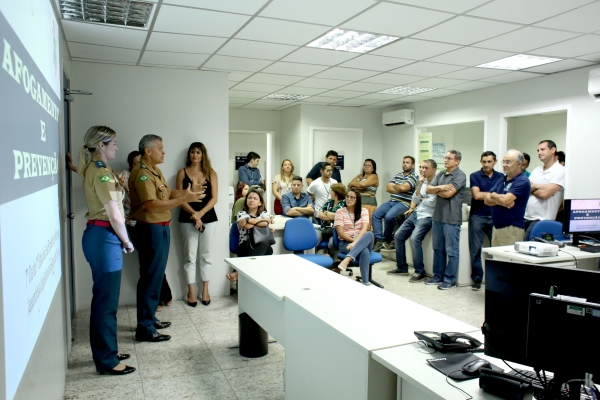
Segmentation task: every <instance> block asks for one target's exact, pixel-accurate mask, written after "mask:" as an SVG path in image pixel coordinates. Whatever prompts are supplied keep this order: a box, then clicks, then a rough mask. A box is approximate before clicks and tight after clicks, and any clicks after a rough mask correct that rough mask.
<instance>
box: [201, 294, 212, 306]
mask: <svg viewBox="0 0 600 400" xmlns="http://www.w3.org/2000/svg"><path fill="white" fill-rule="evenodd" d="M200 302H202V305H204V306H207V305H209V304H210V296H208V300H202V299H200Z"/></svg>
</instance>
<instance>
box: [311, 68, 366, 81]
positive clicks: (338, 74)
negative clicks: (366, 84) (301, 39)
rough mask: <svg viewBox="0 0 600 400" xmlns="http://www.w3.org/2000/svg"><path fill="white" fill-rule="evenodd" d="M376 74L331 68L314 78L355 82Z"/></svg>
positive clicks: (362, 70) (358, 70)
mask: <svg viewBox="0 0 600 400" xmlns="http://www.w3.org/2000/svg"><path fill="white" fill-rule="evenodd" d="M376 74H377V72H374V71H365V70H364V69H352V68H341V67H332V68H329V69H328V70H326V71H323V72H321V73H319V74H317V75H316V76H315V77H316V78H326V79H327V78H331V79H342V80H344V79H345V80H349V81H357V80H361V79H365V78H368V77H370V76H373V75H376Z"/></svg>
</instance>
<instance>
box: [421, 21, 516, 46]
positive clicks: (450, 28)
mask: <svg viewBox="0 0 600 400" xmlns="http://www.w3.org/2000/svg"><path fill="white" fill-rule="evenodd" d="M519 27H520V26H519V25H514V24H509V23H506V22H497V21H489V20H484V19H479V18H471V17H457V18H455V19H453V20H450V21H447V22H444V23H443V24H440V25H438V26H435V27H433V28H431V29H428V30H426V31H424V32H421V33H418V34H416V35H415V36H414V37H415V38H417V39H426V40H437V41H439V42H446V43H456V44H464V45H468V44H471V43H475V42H479V41H481V40H485V39H489V38H492V37H494V36H498V35H501V34H503V33H507V32H510V31H514V30H515V29H518V28H519Z"/></svg>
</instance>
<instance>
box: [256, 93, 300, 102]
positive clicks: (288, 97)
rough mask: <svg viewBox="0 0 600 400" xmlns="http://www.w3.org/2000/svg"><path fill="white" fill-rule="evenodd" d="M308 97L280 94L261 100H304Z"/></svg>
mask: <svg viewBox="0 0 600 400" xmlns="http://www.w3.org/2000/svg"><path fill="white" fill-rule="evenodd" d="M308 97H310V96H305V95H302V94H282V93H273V94H270V95H268V96H266V97H263V100H293V101H296V100H304V99H306V98H308Z"/></svg>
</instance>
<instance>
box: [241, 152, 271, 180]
mask: <svg viewBox="0 0 600 400" xmlns="http://www.w3.org/2000/svg"><path fill="white" fill-rule="evenodd" d="M246 161H247V162H248V163H247V164H246V165H242V166H241V167H240V168H239V169H238V180H239V181H240V182H244V183H245V184H247V185H248V186H252V185H257V186H261V187H262V186H263V185H264V183H265V182H264V181H263V179H262V175H261V174H260V170H259V169H258V168H257V167H258V163H259V162H260V156H259V155H258V154H257V153H255V152H253V151H251V152H250V153H248V155H247V156H246Z"/></svg>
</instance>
